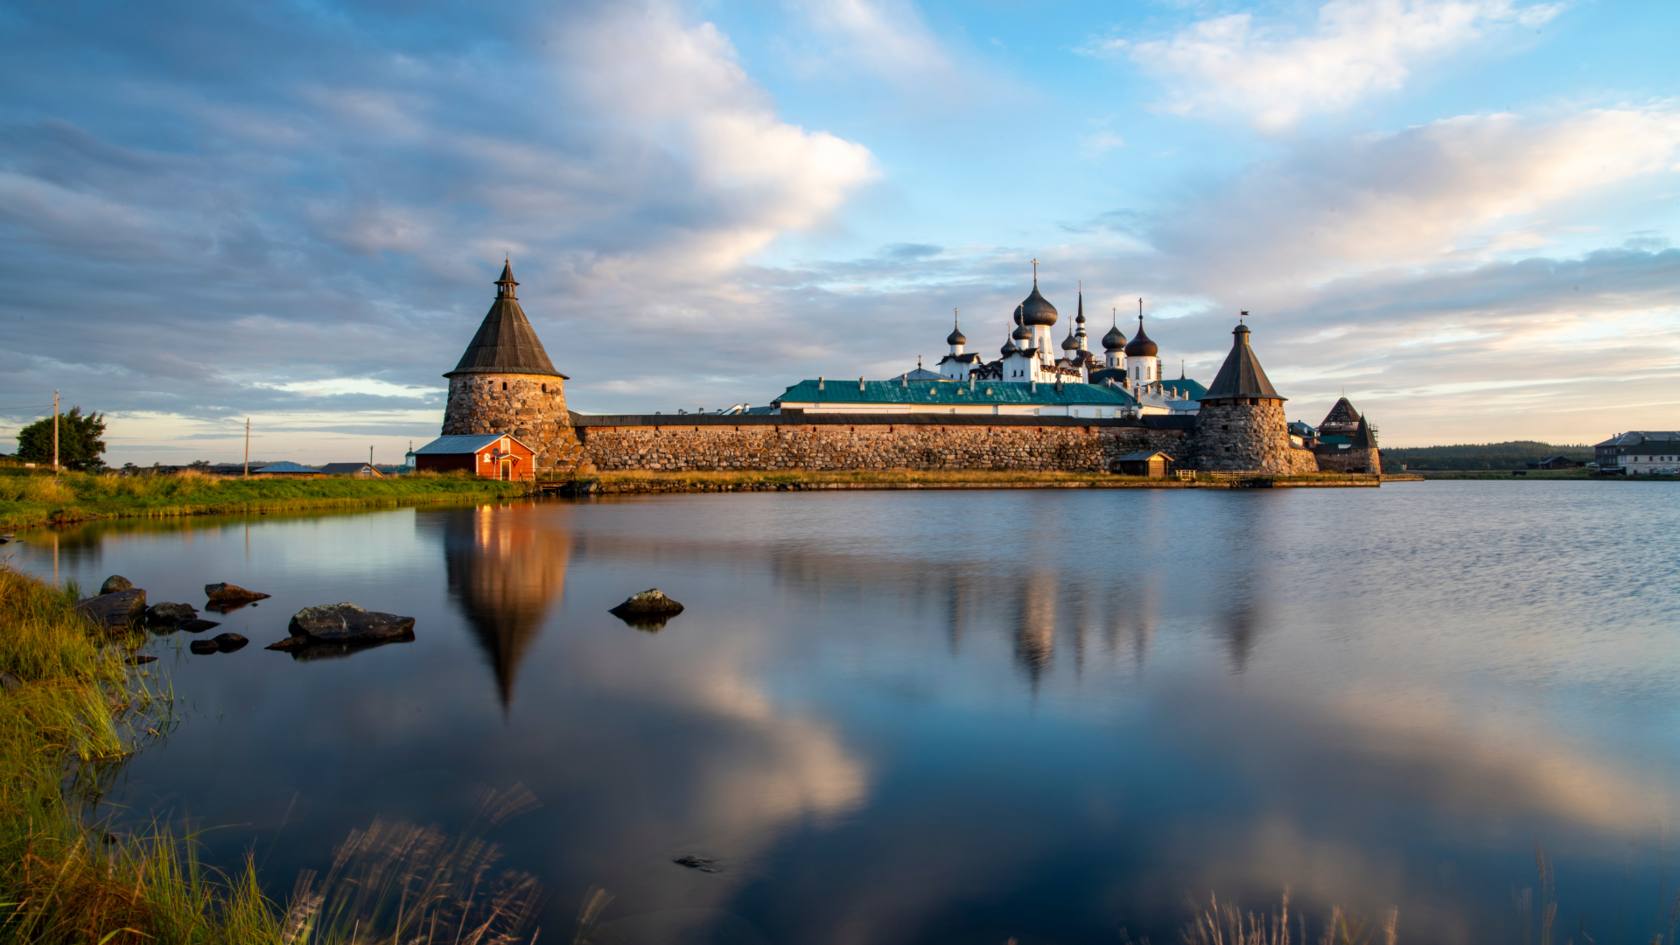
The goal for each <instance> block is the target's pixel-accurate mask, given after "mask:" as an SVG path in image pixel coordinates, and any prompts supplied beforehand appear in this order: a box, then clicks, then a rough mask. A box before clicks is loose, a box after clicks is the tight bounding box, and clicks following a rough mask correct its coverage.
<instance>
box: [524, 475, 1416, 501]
mask: <svg viewBox="0 0 1680 945" xmlns="http://www.w3.org/2000/svg"><path fill="white" fill-rule="evenodd" d="M1421 480H1422V477H1421V476H1411V475H1406V474H1400V475H1397V476H1382V477H1380V478H1379V477H1376V476H1370V475H1335V474H1330V475H1321V476H1255V475H1225V476H1218V477H1211V476H1209V477H1206V478H1197V479H1147V478H1143V477H1136V476H1115V475H1112V474H1107V473H1010V472H991V471H979V470H977V471H974V472H966V473H953V472H919V471H912V470H872V471H845V472H838V471H837V472H776V473H771V472H738V473H735V472H731V473H718V472H688V473H606V474H601V475H596V476H576V477H571V478H567V479H550V480H539V481H538V482H537V483H535V484H534V486H533V488H532V494H533V495H542V496H559V497H566V498H575V497H585V496H603V495H663V494H681V493H708V492H836V491H854V490H855V491H869V490H895V489H907V490H943V489H1303V488H1304V489H1314V488H1320V489H1322V488H1333V489H1334V488H1344V489H1345V488H1356V489H1357V488H1365V489H1375V488H1378V487H1380V486H1381V485H1382V484H1383V483H1384V482H1414V481H1421Z"/></svg>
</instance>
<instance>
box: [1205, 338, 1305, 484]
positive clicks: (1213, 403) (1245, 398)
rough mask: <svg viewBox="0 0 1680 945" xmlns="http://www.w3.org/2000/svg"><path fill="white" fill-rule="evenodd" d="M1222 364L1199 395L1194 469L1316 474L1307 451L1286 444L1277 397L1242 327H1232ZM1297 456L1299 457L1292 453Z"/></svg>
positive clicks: (1280, 402)
mask: <svg viewBox="0 0 1680 945" xmlns="http://www.w3.org/2000/svg"><path fill="white" fill-rule="evenodd" d="M1231 335H1232V337H1233V338H1234V339H1235V340H1234V341H1233V342H1232V344H1231V353H1230V354H1228V355H1226V356H1225V364H1224V365H1223V366H1221V367H1220V369H1219V374H1218V376H1216V377H1215V378H1214V379H1213V385H1212V386H1211V387H1209V388H1208V392H1207V394H1206V395H1205V396H1203V397H1202V407H1201V410H1200V411H1199V412H1198V413H1197V414H1196V430H1195V432H1194V433H1192V434H1191V435H1190V443H1189V447H1190V450H1189V452H1190V454H1191V457H1192V459H1193V462H1194V463H1195V468H1196V469H1198V470H1206V471H1209V472H1264V473H1272V474H1275V475H1293V474H1297V473H1303V472H1317V471H1318V463H1317V461H1316V460H1314V459H1313V455H1312V453H1311V452H1309V451H1307V450H1297V449H1293V448H1291V447H1290V445H1289V423H1288V421H1287V420H1285V419H1284V416H1283V402H1284V399H1285V398H1284V397H1282V396H1280V395H1279V394H1278V392H1277V390H1276V389H1275V388H1273V387H1272V382H1271V381H1270V380H1268V379H1267V378H1266V371H1265V370H1264V369H1263V368H1261V367H1260V359H1259V358H1257V357H1255V355H1254V349H1253V348H1251V347H1249V344H1248V326H1247V325H1244V324H1241V323H1238V325H1237V327H1236V329H1235V330H1233V331H1232V332H1231ZM1297 454H1299V455H1297Z"/></svg>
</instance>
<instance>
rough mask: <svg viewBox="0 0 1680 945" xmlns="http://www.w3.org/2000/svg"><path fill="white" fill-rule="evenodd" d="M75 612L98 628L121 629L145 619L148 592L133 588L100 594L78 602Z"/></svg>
mask: <svg viewBox="0 0 1680 945" xmlns="http://www.w3.org/2000/svg"><path fill="white" fill-rule="evenodd" d="M106 583H107V584H108V583H110V582H109V581H107V582H106ZM75 610H76V613H78V614H81V615H82V616H83V617H86V618H87V619H88V621H89V622H90V623H92V624H93V625H94V626H96V627H99V628H101V629H105V630H113V629H120V628H123V627H127V626H129V625H130V624H133V623H137V622H139V621H140V620H141V619H142V618H144V617H145V615H146V592H145V591H143V590H141V589H140V588H138V587H131V588H129V589H127V590H121V591H112V592H111V593H109V594H100V595H99V596H98V597H87V598H83V599H82V600H79V601H77V602H76V607H75Z"/></svg>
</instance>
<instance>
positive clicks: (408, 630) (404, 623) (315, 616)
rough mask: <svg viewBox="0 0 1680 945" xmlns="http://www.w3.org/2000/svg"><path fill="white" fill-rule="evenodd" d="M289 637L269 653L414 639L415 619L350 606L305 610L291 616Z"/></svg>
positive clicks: (345, 604) (340, 605) (307, 608)
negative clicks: (323, 646) (325, 645)
mask: <svg viewBox="0 0 1680 945" xmlns="http://www.w3.org/2000/svg"><path fill="white" fill-rule="evenodd" d="M286 629H287V630H288V631H289V632H290V633H291V636H289V637H287V638H286V639H284V640H281V641H280V642H279V643H271V644H269V646H268V649H271V650H301V649H303V648H305V647H309V646H316V645H322V644H338V645H343V646H371V645H373V644H377V643H394V642H397V641H406V640H412V639H414V618H413V617H400V616H398V615H396V614H385V613H380V612H379V611H377V610H367V609H365V608H362V607H357V606H356V605H355V604H351V603H347V602H346V603H338V604H323V605H321V606H320V607H305V608H304V609H302V610H300V611H298V612H297V613H295V614H293V615H292V622H291V623H290V624H288V625H287V627H286Z"/></svg>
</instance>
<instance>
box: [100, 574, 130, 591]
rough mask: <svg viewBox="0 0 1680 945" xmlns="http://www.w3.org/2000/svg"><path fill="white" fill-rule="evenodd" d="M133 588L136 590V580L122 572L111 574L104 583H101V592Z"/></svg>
mask: <svg viewBox="0 0 1680 945" xmlns="http://www.w3.org/2000/svg"><path fill="white" fill-rule="evenodd" d="M132 590H134V582H133V581H130V580H129V579H128V578H125V577H123V576H122V575H120V574H113V575H111V576H110V577H108V578H106V579H105V583H104V584H101V585H99V593H101V594H115V593H116V592H118V591H132Z"/></svg>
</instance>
